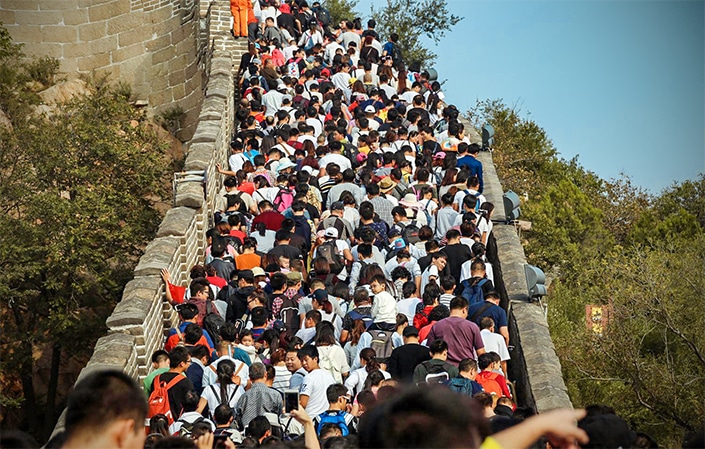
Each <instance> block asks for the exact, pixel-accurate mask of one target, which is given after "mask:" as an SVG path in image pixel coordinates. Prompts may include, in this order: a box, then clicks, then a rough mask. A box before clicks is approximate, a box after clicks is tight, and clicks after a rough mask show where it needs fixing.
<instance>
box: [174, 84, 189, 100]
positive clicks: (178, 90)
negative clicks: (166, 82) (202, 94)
mask: <svg viewBox="0 0 705 449" xmlns="http://www.w3.org/2000/svg"><path fill="white" fill-rule="evenodd" d="M171 91H172V93H173V95H174V100H176V101H179V100H181V99H182V98H184V96H185V95H186V89H185V88H184V85H183V83H182V84H177V85H175V86H174V87H173V88H172V90H171Z"/></svg>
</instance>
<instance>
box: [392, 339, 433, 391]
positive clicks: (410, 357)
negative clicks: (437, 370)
mask: <svg viewBox="0 0 705 449" xmlns="http://www.w3.org/2000/svg"><path fill="white" fill-rule="evenodd" d="M402 335H403V337H404V345H402V346H399V347H398V348H396V349H394V351H392V355H391V356H390V357H389V360H388V361H387V371H388V372H389V374H391V375H392V378H393V379H397V380H399V381H400V382H409V383H410V382H412V380H413V377H414V368H416V366H417V365H418V364H419V363H422V362H425V361H426V360H429V359H430V358H431V353H430V352H429V350H428V348H427V347H426V346H422V345H420V344H419V331H418V329H416V328H415V327H414V326H407V327H405V328H404V331H403V333H402Z"/></svg>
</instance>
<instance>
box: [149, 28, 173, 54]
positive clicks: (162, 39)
mask: <svg viewBox="0 0 705 449" xmlns="http://www.w3.org/2000/svg"><path fill="white" fill-rule="evenodd" d="M155 32H156V31H155ZM170 44H171V39H170V38H169V35H168V34H167V35H162V36H159V37H157V38H156V39H152V40H150V41H148V42H147V43H146V47H147V50H149V51H157V50H161V49H162V48H164V47H168V46H169V45H170Z"/></svg>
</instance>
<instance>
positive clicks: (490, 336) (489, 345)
mask: <svg viewBox="0 0 705 449" xmlns="http://www.w3.org/2000/svg"><path fill="white" fill-rule="evenodd" d="M480 336H481V337H482V342H483V343H484V344H485V352H496V353H497V354H499V358H500V359H501V360H502V361H503V362H504V361H506V360H509V358H510V357H509V351H508V350H507V343H506V342H505V340H504V337H503V336H502V335H500V334H498V333H495V332H490V331H489V330H488V329H482V330H481V331H480Z"/></svg>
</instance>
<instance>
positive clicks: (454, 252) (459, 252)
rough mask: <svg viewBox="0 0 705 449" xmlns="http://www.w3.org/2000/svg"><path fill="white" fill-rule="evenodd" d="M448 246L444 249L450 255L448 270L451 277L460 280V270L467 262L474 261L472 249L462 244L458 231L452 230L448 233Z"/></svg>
mask: <svg viewBox="0 0 705 449" xmlns="http://www.w3.org/2000/svg"><path fill="white" fill-rule="evenodd" d="M446 239H447V240H448V244H447V245H446V246H445V248H443V252H444V253H446V254H447V255H448V270H450V275H451V276H453V277H454V278H455V279H456V280H458V279H460V269H461V267H462V266H463V264H464V263H465V262H467V261H468V260H470V259H472V251H470V247H469V246H468V245H466V244H464V243H460V232H459V231H458V230H457V229H450V230H448V232H446Z"/></svg>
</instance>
